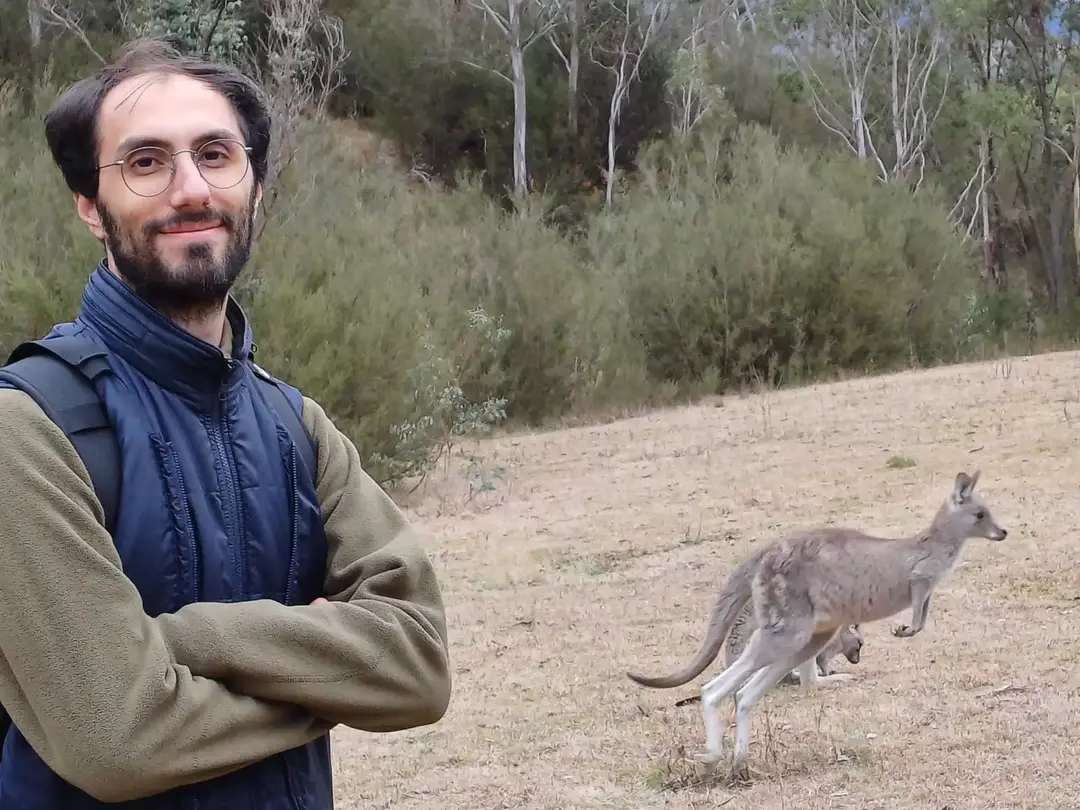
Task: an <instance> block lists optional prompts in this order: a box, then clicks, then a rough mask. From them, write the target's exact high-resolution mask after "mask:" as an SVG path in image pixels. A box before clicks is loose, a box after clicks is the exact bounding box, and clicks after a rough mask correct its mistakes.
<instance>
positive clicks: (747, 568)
mask: <svg viewBox="0 0 1080 810" xmlns="http://www.w3.org/2000/svg"><path fill="white" fill-rule="evenodd" d="M762 551H764V550H762ZM760 557H761V552H758V553H757V554H754V555H753V556H752V557H750V558H749V559H747V560H744V561H743V562H742V563H740V564H739V565H738V566H737V567H736V568H735V570H734V571H732V572H731V576H730V577H728V581H727V583H725V585H724V590H723V591H721V592H720V596H719V598H718V599H717V600H716V607H714V608H713V613H712V617H711V618H710V619H709V629H708V632H707V633H706V634H705V640H704V641H702V642H701V646H700V647H699V648H698V651H697V654H696V655H695V656H694V660H692V661H691V662H690V663H689V664H687V665H686V667H685V668H684V669H682V670H680V671H679V672H676V673H674V674H673V675H666V676H662V677H655V678H653V677H649V676H648V675H639V674H637V673H635V672H627V673H626V676H627V677H628V678H629V679H630V680H632V681H634V682H635V683H639V684H641V685H642V686H648V687H651V688H653V689H670V688H672V687H673V686H682V685H683V684H684V683H686V682H687V681H691V680H693V679H694V678H696V677H697V676H698V675H700V674H701V673H702V672H704V671H705V668H706V667H707V666H709V664H711V663H712V662H713V659H714V658H716V656H717V653H719V652H720V648H721V647H722V646H723V644H724V639H725V638H727V635H728V633H729V632H730V631H731V626H732V625H733V624H734V623H735V619H736V617H738V615H739V611H740V610H742V607H743V605H745V604H746V603H747V602H748V601H749V600H750V596H751V591H750V585H751V583H752V582H753V581H754V574H755V573H756V572H757V566H758V560H759V559H760Z"/></svg>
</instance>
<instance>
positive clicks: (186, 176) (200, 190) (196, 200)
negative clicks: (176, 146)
mask: <svg viewBox="0 0 1080 810" xmlns="http://www.w3.org/2000/svg"><path fill="white" fill-rule="evenodd" d="M173 160H174V163H175V166H176V173H175V174H174V175H173V181H172V185H171V186H170V187H169V191H170V192H171V197H172V199H171V202H172V205H173V207H174V208H202V207H204V206H205V205H206V204H207V202H209V200H210V184H209V183H207V182H206V180H204V179H203V176H202V175H201V174H200V173H199V169H198V167H197V166H196V165H195V160H194V156H193V155H192V154H191V153H190V152H182V153H180V154H179V155H177V156H176V157H175V158H173Z"/></svg>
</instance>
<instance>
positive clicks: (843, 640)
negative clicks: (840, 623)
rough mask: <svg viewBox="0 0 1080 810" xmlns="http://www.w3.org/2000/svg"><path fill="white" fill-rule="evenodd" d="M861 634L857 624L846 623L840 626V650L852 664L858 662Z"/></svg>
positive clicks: (861, 644) (861, 641)
mask: <svg viewBox="0 0 1080 810" xmlns="http://www.w3.org/2000/svg"><path fill="white" fill-rule="evenodd" d="M862 646H863V635H862V630H860V629H859V625H857V624H848V625H845V626H844V627H841V628H840V652H842V653H843V654H844V658H846V659H847V660H848V661H850V662H851V663H852V664H857V663H859V654H860V653H861V652H862Z"/></svg>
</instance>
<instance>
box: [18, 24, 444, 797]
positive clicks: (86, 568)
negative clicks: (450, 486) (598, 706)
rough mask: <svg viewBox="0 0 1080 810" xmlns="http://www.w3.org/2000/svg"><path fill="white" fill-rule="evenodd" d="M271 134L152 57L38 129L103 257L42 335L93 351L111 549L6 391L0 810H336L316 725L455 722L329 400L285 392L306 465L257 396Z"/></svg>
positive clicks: (185, 71)
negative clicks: (258, 293) (258, 234)
mask: <svg viewBox="0 0 1080 810" xmlns="http://www.w3.org/2000/svg"><path fill="white" fill-rule="evenodd" d="M269 128H270V122H269V118H268V114H267V111H266V108H265V107H264V104H263V102H262V101H261V100H260V96H259V94H258V92H257V88H256V87H255V86H254V85H253V84H252V83H251V82H250V81H249V80H247V79H246V78H245V77H244V76H242V75H240V74H239V73H237V72H236V71H234V70H232V69H231V68H229V67H227V66H223V65H218V64H212V63H207V62H203V61H198V60H195V59H190V58H182V57H181V56H179V55H178V54H177V53H175V52H174V51H172V50H171V49H170V48H168V47H166V46H164V45H162V44H159V43H154V42H152V41H151V42H141V43H137V44H135V45H133V46H131V47H129V48H128V49H127V50H126V52H124V53H123V54H122V55H121V56H120V58H119V59H118V60H117V61H116V62H114V63H113V64H110V65H108V66H106V67H105V68H103V69H102V70H101V71H99V72H98V73H97V74H96V75H94V76H92V77H90V78H88V79H86V80H84V81H82V82H80V83H78V84H76V85H75V86H73V87H72V88H70V89H69V90H68V91H67V92H66V93H65V94H64V95H63V96H61V97H60V98H59V99H58V100H57V102H56V104H55V106H54V107H53V108H52V110H51V111H50V112H49V114H48V116H47V117H46V133H47V138H48V142H49V146H50V148H51V150H52V154H53V156H54V158H55V160H56V162H57V164H58V165H59V167H60V170H61V171H62V173H63V176H64V179H65V181H66V182H67V184H68V186H69V188H70V189H71V190H72V192H73V194H74V199H75V203H76V207H77V210H78V215H79V217H80V218H81V219H82V220H83V222H85V223H86V225H87V227H88V228H89V229H90V232H91V233H92V234H93V236H94V237H96V238H97V239H99V240H101V241H102V243H103V245H104V247H105V258H104V259H103V260H102V262H101V264H100V265H99V266H98V267H97V268H96V269H95V270H94V272H93V274H92V275H91V277H90V279H89V282H88V283H87V285H86V288H85V292H84V296H83V302H82V307H81V310H80V312H79V315H78V317H77V318H76V320H75V321H74V322H72V323H65V324H59V325H57V326H56V327H55V328H54V329H53V332H52V334H64V335H79V336H81V337H83V338H85V339H88V340H90V341H92V342H93V343H94V344H95V345H97V346H100V347H102V348H104V349H105V350H106V351H107V353H108V355H107V356H108V363H109V366H110V372H109V373H107V374H105V375H103V376H101V377H100V378H98V380H97V382H96V385H97V388H98V391H99V394H100V396H101V399H102V401H103V403H104V407H105V409H106V412H107V413H108V415H109V418H110V421H111V423H112V426H113V429H114V432H115V436H116V440H117V442H118V446H119V449H120V458H121V466H122V471H123V476H122V487H121V495H120V501H119V506H118V510H117V514H118V517H117V520H116V525H115V528H114V530H113V531H112V533H111V535H110V533H109V531H107V530H106V528H105V524H104V522H103V510H102V505H101V503H100V502H99V500H98V498H97V497H96V495H95V490H94V489H93V487H92V479H91V478H90V477H89V475H88V472H87V467H86V466H85V465H84V461H83V460H82V459H81V457H80V456H79V455H78V454H77V452H76V451H75V448H74V446H73V444H72V443H71V442H70V441H69V440H68V438H67V437H66V436H65V434H64V433H63V432H62V431H61V430H60V429H59V427H58V426H57V424H56V423H54V422H53V421H51V420H50V419H49V418H48V417H47V416H46V415H45V413H44V412H43V410H42V409H41V408H39V407H38V405H37V404H36V403H35V401H34V400H33V399H31V397H30V396H29V395H28V394H27V393H25V392H23V391H20V390H17V389H13V388H10V387H5V388H2V389H0V435H2V436H3V464H0V538H2V543H3V551H2V555H0V559H2V565H0V702H2V703H3V706H4V707H5V708H6V709H7V711H8V713H9V714H10V716H11V718H12V721H13V724H14V725H13V727H12V728H11V730H10V732H9V733H8V735H7V737H6V739H5V742H4V747H3V756H2V760H0V810H16V809H17V810H46V808H47V809H48V810H83V808H91V807H95V808H96V807H101V806H104V803H113V802H125V801H126V802H128V804H127V805H125V806H128V807H132V808H155V810H173V809H174V808H177V809H178V808H184V810H196V808H197V809H198V810H226V809H227V810H301V808H304V809H305V810H332V808H333V806H334V801H333V796H332V792H333V791H332V785H331V760H330V746H329V733H328V732H329V731H330V729H331V728H332V727H333V726H335V725H337V724H339V723H340V724H344V725H347V726H350V727H352V728H356V729H361V730H366V731H373V732H386V731H393V730H400V729H406V728H410V727H416V726H420V725H424V724H429V723H434V722H436V721H438V720H439V719H440V718H441V717H442V716H443V714H444V712H445V711H446V708H447V705H448V701H449V697H450V684H451V678H450V672H449V661H448V652H447V639H446V620H445V616H444V611H443V605H442V601H441V596H440V592H439V587H438V584H437V582H436V578H435V574H434V571H433V569H432V566H431V565H430V563H429V561H428V559H427V558H426V556H425V553H424V551H423V549H422V548H421V546H420V544H419V542H418V538H417V535H416V534H415V533H414V530H413V529H412V528H411V527H410V526H409V525H408V524H407V522H406V520H405V517H404V516H403V514H402V512H401V511H399V509H398V508H397V507H396V506H395V504H394V503H393V502H392V501H391V500H390V499H389V498H388V497H387V496H386V495H385V494H384V493H383V492H382V490H381V489H380V488H379V487H378V486H377V485H376V484H375V482H374V481H373V480H372V479H371V478H370V477H368V476H367V475H366V474H365V472H364V471H363V470H362V469H361V466H360V459H359V457H358V455H357V451H356V448H355V447H354V446H353V444H352V443H351V442H350V441H349V440H348V439H347V438H346V437H345V436H343V435H342V434H341V433H339V432H338V431H337V430H336V429H335V427H334V425H333V424H332V423H331V421H330V420H329V418H328V417H327V416H326V414H325V413H324V412H323V410H322V409H321V408H320V407H319V405H317V404H316V403H315V402H313V401H312V400H311V399H309V398H307V397H304V399H303V400H302V402H303V413H302V419H303V424H304V426H305V427H306V429H307V431H308V432H309V433H310V435H311V437H312V438H313V440H314V443H315V445H316V448H317V464H316V467H317V469H312V470H309V469H307V468H306V467H305V466H304V464H303V463H302V460H301V459H300V455H299V454H298V452H297V446H296V444H294V443H293V441H292V439H291V438H290V434H289V432H288V430H287V429H286V428H285V427H283V425H284V424H285V423H284V421H283V420H282V418H281V416H280V415H279V411H275V410H274V409H273V408H272V407H271V405H270V403H269V401H268V400H267V398H266V396H264V394H263V393H262V392H261V391H260V386H259V385H256V384H255V383H256V378H255V377H254V374H256V373H257V369H256V367H254V366H253V364H252V362H251V359H250V358H251V353H252V352H253V351H254V348H253V343H252V332H251V329H250V327H249V326H248V324H247V322H246V320H245V316H244V314H243V312H242V311H241V309H240V307H239V306H238V305H237V304H236V302H235V301H234V300H233V299H232V298H231V297H230V296H229V291H230V288H231V287H232V285H233V282H234V281H235V280H236V278H237V276H238V274H239V273H240V271H241V269H242V268H243V266H244V264H245V262H246V260H247V258H248V245H249V241H250V238H251V232H252V221H253V218H254V216H255V215H256V209H257V206H258V203H259V199H260V196H261V193H262V187H261V182H262V180H263V178H264V176H265V173H266V165H267V148H268V145H269ZM42 227H43V228H47V227H49V226H48V224H46V223H42ZM281 272H288V270H287V269H286V268H283V269H282V271H281ZM292 390H294V389H292Z"/></svg>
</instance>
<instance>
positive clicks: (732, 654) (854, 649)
mask: <svg viewBox="0 0 1080 810" xmlns="http://www.w3.org/2000/svg"><path fill="white" fill-rule="evenodd" d="M756 628H757V622H756V620H755V618H754V603H753V602H752V601H750V600H747V602H746V604H744V605H743V608H742V610H741V611H739V615H738V616H736V617H735V623H734V624H733V625H732V627H731V630H730V631H729V632H728V635H727V641H726V643H725V644H724V666H725V667H730V666H731V665H732V664H734V663H735V661H736V659H738V657H739V656H740V655H741V654H742V651H743V650H744V649H746V642H747V639H749V638H750V635H751V634H752V633H753V632H754V630H755V629H756ZM864 641H865V640H864V638H863V634H862V629H861V628H860V627H859V625H858V624H845V625H844V626H843V627H841V628H840V630H839V632H837V634H836V635H835V636H833V638H832V640H831V641H830V642H829V643H828V644H826V645H825V649H823V650H822V651H821V652H819V653H818V654H817V656H816V657H815V658H814V663H815V665H816V666H815V671H816V672H817V674H818V675H819V676H821V678H820V679H824V680H847V676H842V677H841V678H830V677H829V676H830V675H832V674H833V668H832V664H831V663H830V662H831V661H832V659H833V658H835V657H836V656H838V655H843V656H844V657H845V658H846V659H847V660H848V661H849V662H851V663H852V664H858V663H859V658H860V656H861V654H862V648H863V643H864ZM809 680H810V679H809V678H806V677H803V674H802V672H801V670H799V669H794V670H792V671H791V672H789V673H788V674H787V675H785V676H784V677H783V678H781V679H780V683H796V682H798V683H799V684H801V685H803V686H808V685H812V684H810V683H808V681H809Z"/></svg>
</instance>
